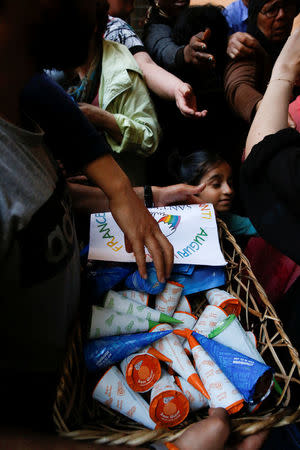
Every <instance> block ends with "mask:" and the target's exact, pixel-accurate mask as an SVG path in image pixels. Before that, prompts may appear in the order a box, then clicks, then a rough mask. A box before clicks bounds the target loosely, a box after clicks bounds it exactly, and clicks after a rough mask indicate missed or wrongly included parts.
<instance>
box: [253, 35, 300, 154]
mask: <svg viewBox="0 0 300 450" xmlns="http://www.w3.org/2000/svg"><path fill="white" fill-rule="evenodd" d="M299 74H300V30H298V31H296V32H295V33H294V34H293V35H292V36H290V37H289V38H288V40H287V42H286V44H285V46H284V47H283V49H282V51H281V53H280V55H279V57H278V58H277V61H276V63H275V65H274V67H273V71H272V75H271V79H270V83H269V85H268V87H267V89H266V92H265V95H264V97H263V99H262V101H261V104H260V107H259V109H258V112H257V114H256V115H255V118H254V120H253V123H252V126H251V128H250V131H249V134H248V138H247V142H246V153H245V155H246V157H247V156H248V155H249V153H250V152H251V149H252V147H253V146H254V145H255V144H257V143H258V142H260V141H261V140H262V139H263V138H264V137H265V136H267V135H269V134H273V133H276V132H277V131H279V130H282V129H283V128H286V127H287V124H288V105H289V102H290V98H291V95H292V89H293V85H294V82H295V80H297V79H298V78H299ZM274 105H276V107H274Z"/></svg>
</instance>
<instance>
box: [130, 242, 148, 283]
mask: <svg viewBox="0 0 300 450" xmlns="http://www.w3.org/2000/svg"><path fill="white" fill-rule="evenodd" d="M127 242H128V243H129V244H127V245H128V248H131V250H132V252H133V253H134V256H135V260H136V263H137V266H138V271H139V273H140V275H141V277H142V278H143V279H144V280H145V279H146V278H147V270H146V255H145V247H144V241H143V239H142V238H141V237H137V236H135V239H134V241H131V242H129V240H127ZM125 246H126V238H125ZM126 250H127V248H126Z"/></svg>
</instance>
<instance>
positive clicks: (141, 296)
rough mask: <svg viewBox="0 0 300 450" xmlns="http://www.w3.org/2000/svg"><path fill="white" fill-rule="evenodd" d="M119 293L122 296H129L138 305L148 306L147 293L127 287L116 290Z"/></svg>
mask: <svg viewBox="0 0 300 450" xmlns="http://www.w3.org/2000/svg"><path fill="white" fill-rule="evenodd" d="M118 293H119V294H121V295H124V297H126V298H129V299H130V300H133V301H135V302H137V303H139V304H140V305H145V306H148V302H149V294H146V293H145V292H139V291H134V290H132V289H127V290H125V291H119V292H118Z"/></svg>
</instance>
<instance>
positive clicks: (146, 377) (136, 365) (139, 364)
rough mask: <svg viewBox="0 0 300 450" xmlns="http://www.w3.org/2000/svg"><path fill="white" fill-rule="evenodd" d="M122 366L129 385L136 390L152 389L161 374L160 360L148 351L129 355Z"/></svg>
mask: <svg viewBox="0 0 300 450" xmlns="http://www.w3.org/2000/svg"><path fill="white" fill-rule="evenodd" d="M120 366H121V370H122V372H123V375H124V376H125V379H126V381H127V384H128V386H129V387H130V388H131V389H132V390H133V391H135V392H147V391H150V389H152V387H153V386H154V384H155V383H156V382H157V381H158V380H159V379H160V376H161V367H160V362H159V360H158V359H157V358H155V357H154V356H152V355H150V354H149V353H147V352H140V353H135V354H133V355H130V356H128V357H127V358H125V359H123V361H122V362H121V365H120Z"/></svg>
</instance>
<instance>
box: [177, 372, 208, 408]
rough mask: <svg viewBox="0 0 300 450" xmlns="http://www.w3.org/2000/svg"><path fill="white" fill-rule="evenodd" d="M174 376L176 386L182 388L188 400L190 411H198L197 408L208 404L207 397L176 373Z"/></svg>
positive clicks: (205, 406)
mask: <svg viewBox="0 0 300 450" xmlns="http://www.w3.org/2000/svg"><path fill="white" fill-rule="evenodd" d="M174 378H175V382H176V384H177V386H178V387H179V388H180V389H181V390H182V392H183V393H184V395H185V396H186V398H187V399H188V401H189V404H190V411H198V410H199V409H202V408H207V407H208V406H209V402H208V400H207V398H206V397H204V395H202V394H201V392H199V391H198V390H197V389H195V388H194V387H193V386H192V385H191V384H190V383H188V382H187V381H186V380H185V379H184V378H182V377H180V376H177V375H176V376H175V377H174Z"/></svg>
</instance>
